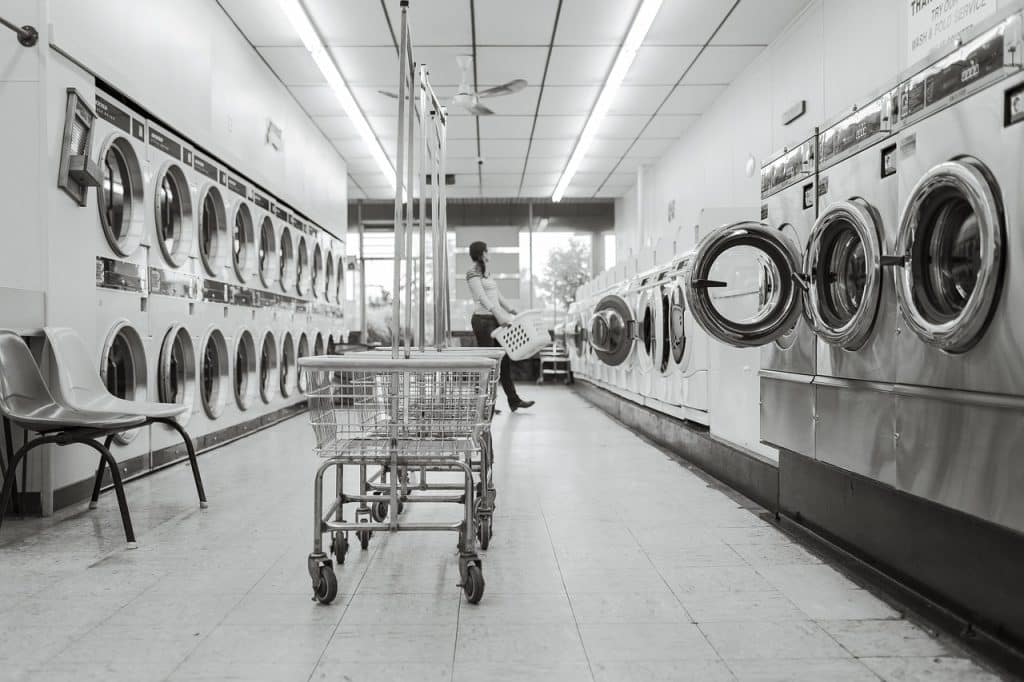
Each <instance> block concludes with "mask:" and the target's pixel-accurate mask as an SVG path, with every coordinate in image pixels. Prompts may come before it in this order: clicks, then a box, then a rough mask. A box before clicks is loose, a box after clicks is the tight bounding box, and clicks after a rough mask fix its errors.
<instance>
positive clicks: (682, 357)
mask: <svg viewBox="0 0 1024 682" xmlns="http://www.w3.org/2000/svg"><path fill="white" fill-rule="evenodd" d="M670 296H671V307H672V308H673V309H674V308H676V307H678V308H680V309H681V310H682V312H681V315H682V317H683V338H682V343H681V344H680V340H679V339H678V338H677V337H676V335H675V333H673V331H672V317H671V315H670V316H669V328H668V332H669V344H670V345H671V347H672V361H673V363H674V369H676V370H678V371H684V370H685V369H686V368H687V367H689V366H690V349H691V348H692V345H691V344H690V342H689V338H690V336H691V334H690V333H689V332H688V330H687V328H686V327H687V325H686V292H685V290H684V285H683V282H681V281H676V282H675V283H673V284H672V291H671V293H670ZM677 299H678V303H677V302H676V300H677ZM680 345H681V346H682V352H680V351H679V350H677V349H678V348H679V347H680Z"/></svg>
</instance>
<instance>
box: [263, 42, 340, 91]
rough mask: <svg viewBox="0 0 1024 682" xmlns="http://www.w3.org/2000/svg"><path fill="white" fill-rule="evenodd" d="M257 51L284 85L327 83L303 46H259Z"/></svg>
mask: <svg viewBox="0 0 1024 682" xmlns="http://www.w3.org/2000/svg"><path fill="white" fill-rule="evenodd" d="M257 51H258V52H259V53H260V56H262V57H263V59H265V60H266V61H267V64H269V65H270V68H271V69H272V70H273V71H274V73H275V74H277V77H278V78H279V79H280V80H281V82H282V83H284V84H285V85H327V81H326V80H324V77H323V75H322V74H321V73H320V69H318V68H317V66H316V64H314V63H313V58H312V57H310V56H309V52H307V51H306V48H304V47H260V48H257Z"/></svg>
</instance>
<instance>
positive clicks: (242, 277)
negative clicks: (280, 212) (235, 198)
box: [231, 202, 256, 283]
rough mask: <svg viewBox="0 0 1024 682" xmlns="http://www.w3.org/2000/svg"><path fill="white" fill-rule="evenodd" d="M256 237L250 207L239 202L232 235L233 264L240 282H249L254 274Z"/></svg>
mask: <svg viewBox="0 0 1024 682" xmlns="http://www.w3.org/2000/svg"><path fill="white" fill-rule="evenodd" d="M255 241H256V235H255V234H254V233H253V223H252V213H251V212H250V211H249V207H248V206H246V205H245V204H244V203H242V202H239V203H238V207H237V208H236V209H235V221H234V227H233V228H232V234H231V264H232V265H233V266H234V268H235V276H237V277H238V281H239V282H242V283H245V282H247V281H249V273H251V272H252V262H253V260H254V258H253V255H254V251H255V248H254V247H255Z"/></svg>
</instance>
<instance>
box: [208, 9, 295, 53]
mask: <svg viewBox="0 0 1024 682" xmlns="http://www.w3.org/2000/svg"><path fill="white" fill-rule="evenodd" d="M220 5H221V7H223V8H224V11H225V12H227V13H228V16H230V17H231V19H232V20H233V21H234V22H235V23H236V24H237V25H238V28H239V29H241V31H242V33H244V34H245V37H246V38H247V39H248V40H249V42H250V43H252V44H253V45H256V46H263V45H291V46H294V47H299V48H302V41H301V40H299V36H298V35H296V33H295V30H294V29H293V28H292V25H291V23H290V22H289V21H288V17H286V16H285V15H284V12H282V11H281V5H280V4H279V3H278V2H277V0H221V2H220ZM303 49H304V48H303Z"/></svg>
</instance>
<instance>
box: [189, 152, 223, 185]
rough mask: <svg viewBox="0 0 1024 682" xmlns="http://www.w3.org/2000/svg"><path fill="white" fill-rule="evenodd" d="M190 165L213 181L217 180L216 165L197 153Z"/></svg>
mask: <svg viewBox="0 0 1024 682" xmlns="http://www.w3.org/2000/svg"><path fill="white" fill-rule="evenodd" d="M192 167H193V168H195V169H196V170H197V171H199V173H200V174H202V175H205V176H206V177H208V178H210V179H211V180H213V181H214V182H217V177H218V175H217V167H216V166H214V165H213V164H212V163H210V162H209V161H207V160H206V159H204V158H203V157H201V156H199V155H198V154H196V156H195V159H194V161H193V163H192Z"/></svg>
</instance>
